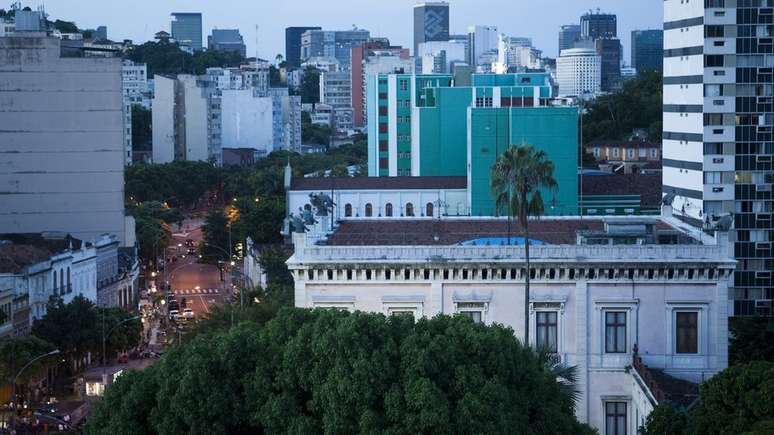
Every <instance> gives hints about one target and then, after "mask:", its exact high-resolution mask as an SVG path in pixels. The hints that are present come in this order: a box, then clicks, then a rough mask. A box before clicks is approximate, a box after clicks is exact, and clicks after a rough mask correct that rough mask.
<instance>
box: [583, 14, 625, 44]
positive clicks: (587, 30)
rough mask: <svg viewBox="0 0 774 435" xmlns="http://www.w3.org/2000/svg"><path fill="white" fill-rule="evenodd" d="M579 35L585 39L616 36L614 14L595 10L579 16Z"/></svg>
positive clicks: (616, 28)
mask: <svg viewBox="0 0 774 435" xmlns="http://www.w3.org/2000/svg"><path fill="white" fill-rule="evenodd" d="M580 27H581V37H583V38H587V39H600V38H616V37H618V26H617V18H616V16H615V15H614V14H603V13H600V12H599V11H597V12H596V13H594V12H589V13H587V14H584V15H583V16H581V25H580Z"/></svg>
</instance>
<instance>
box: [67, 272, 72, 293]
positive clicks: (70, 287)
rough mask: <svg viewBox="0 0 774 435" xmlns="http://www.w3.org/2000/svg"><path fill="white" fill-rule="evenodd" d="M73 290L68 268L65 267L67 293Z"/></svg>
mask: <svg viewBox="0 0 774 435" xmlns="http://www.w3.org/2000/svg"><path fill="white" fill-rule="evenodd" d="M72 292H73V283H72V280H71V277H70V268H69V267H68V268H67V293H72Z"/></svg>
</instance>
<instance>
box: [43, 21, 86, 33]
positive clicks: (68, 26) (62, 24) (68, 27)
mask: <svg viewBox="0 0 774 435" xmlns="http://www.w3.org/2000/svg"><path fill="white" fill-rule="evenodd" d="M49 27H53V28H54V29H56V30H59V31H60V32H62V33H78V32H80V30H78V26H76V25H75V23H74V22H72V21H62V20H56V21H54V22H53V23H51V22H49Z"/></svg>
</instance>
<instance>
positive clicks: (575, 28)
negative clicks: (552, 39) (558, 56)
mask: <svg viewBox="0 0 774 435" xmlns="http://www.w3.org/2000/svg"><path fill="white" fill-rule="evenodd" d="M580 38H581V28H580V26H579V25H578V24H568V25H564V26H562V28H561V29H560V30H559V53H561V52H562V50H567V49H568V48H575V43H576V42H577V41H578V40H580Z"/></svg>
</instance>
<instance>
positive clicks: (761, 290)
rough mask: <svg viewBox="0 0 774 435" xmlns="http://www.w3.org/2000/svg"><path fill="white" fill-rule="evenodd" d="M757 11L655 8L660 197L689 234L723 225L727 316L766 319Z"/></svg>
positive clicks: (767, 260)
mask: <svg viewBox="0 0 774 435" xmlns="http://www.w3.org/2000/svg"><path fill="white" fill-rule="evenodd" d="M762 3H764V2H733V3H732V2H728V1H726V2H723V1H722V0H711V1H707V2H704V3H702V2H698V3H694V2H691V3H682V2H680V1H678V0H666V1H664V17H665V22H664V33H665V35H664V37H665V39H664V46H665V47H667V49H665V50H664V120H663V125H664V133H663V143H664V145H663V147H664V160H663V162H664V176H663V180H664V186H663V190H664V192H665V193H667V194H673V195H674V196H675V197H674V201H672V208H673V210H674V213H675V214H676V215H678V216H680V217H681V218H682V219H684V220H685V221H687V222H690V223H693V224H694V225H696V226H698V227H710V228H712V227H714V226H715V225H716V224H717V222H718V221H719V219H720V218H721V216H725V215H729V214H730V215H731V216H732V217H733V226H734V230H733V233H732V235H731V237H732V239H731V240H732V241H733V242H734V243H733V244H734V250H733V253H734V255H735V256H736V259H737V267H736V271H735V272H734V282H733V288H731V289H730V290H729V295H730V297H731V298H732V299H734V304H733V312H732V313H729V315H756V314H758V315H771V314H772V311H771V307H772V303H771V300H772V299H774V281H773V280H772V270H774V251H772V244H773V243H772V241H774V219H773V218H774V215H773V214H772V183H774V171H772V160H774V133H772V129H774V119H772V117H771V112H772V111H774V105H773V104H772V95H774V90H772V69H771V62H770V61H771V59H770V58H771V55H769V54H763V53H767V52H770V51H771V49H770V47H771V37H770V36H764V35H762V34H761V33H760V30H759V29H761V28H765V27H766V26H768V25H770V21H771V9H770V7H765V6H763V4H762ZM754 5H759V6H754ZM767 47H768V48H767ZM671 196H672V195H670V198H669V199H670V200H671V199H672V198H671Z"/></svg>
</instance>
